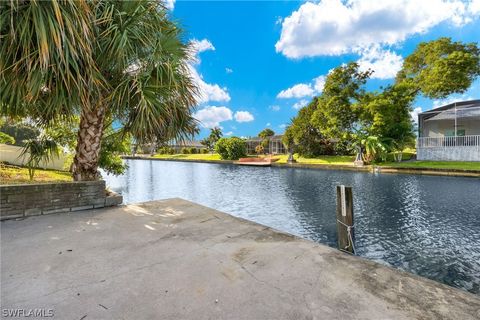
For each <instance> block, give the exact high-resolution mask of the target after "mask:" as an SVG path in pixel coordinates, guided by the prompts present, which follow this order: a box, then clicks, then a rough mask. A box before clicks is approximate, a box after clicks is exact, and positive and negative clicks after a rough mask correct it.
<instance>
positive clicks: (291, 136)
mask: <svg viewBox="0 0 480 320" xmlns="http://www.w3.org/2000/svg"><path fill="white" fill-rule="evenodd" d="M317 104H318V98H313V100H312V101H311V102H310V103H309V104H308V105H307V106H305V107H303V108H302V109H300V111H299V112H298V114H297V116H296V117H294V118H293V119H292V120H291V123H290V125H289V126H288V127H287V129H286V130H285V133H284V135H283V138H282V139H283V140H282V142H283V143H284V144H285V146H286V147H287V148H288V149H290V148H292V147H294V151H295V152H298V153H299V154H300V155H302V156H305V157H316V156H319V155H322V154H325V153H327V154H328V153H331V152H330V147H327V146H328V145H329V142H328V140H326V139H325V137H324V136H323V135H322V133H321V132H320V130H319V129H318V128H317V127H316V126H315V125H313V124H312V121H311V120H312V115H313V113H314V112H315V110H316V109H317Z"/></svg>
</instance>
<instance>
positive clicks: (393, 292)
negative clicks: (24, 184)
mask: <svg viewBox="0 0 480 320" xmlns="http://www.w3.org/2000/svg"><path fill="white" fill-rule="evenodd" d="M1 240H2V246H1V255H2V275H1V276H2V278H1V281H2V286H1V298H2V308H3V309H2V310H4V311H3V312H4V314H14V313H15V312H16V313H17V314H19V312H21V311H22V310H27V311H25V312H28V310H40V311H44V314H47V315H48V314H49V315H50V316H48V317H53V318H54V319H159V318H161V319H211V318H215V319H245V320H250V319H315V318H319V319H338V320H341V319H379V320H380V319H382V320H383V319H405V320H406V319H424V320H430V319H431V320H437V319H452V320H457V319H462V320H470V319H471V320H476V319H478V311H479V310H480V299H478V296H476V295H473V294H470V293H468V292H465V291H463V290H457V289H455V288H452V287H449V286H446V285H442V284H440V283H438V282H435V281H430V280H428V279H425V278H422V277H418V276H415V275H413V274H411V273H407V272H401V271H399V270H395V269H392V268H389V267H386V266H382V265H380V264H378V263H375V262H372V261H368V260H365V259H361V258H358V257H355V256H351V255H348V254H345V253H342V252H339V251H338V250H337V249H333V248H328V247H326V246H324V245H320V244H316V243H314V242H311V241H307V240H303V239H300V238H297V237H294V236H292V235H290V234H285V233H282V232H278V231H275V230H272V229H271V228H268V227H266V226H263V225H259V224H256V223H253V222H249V221H246V220H243V219H238V218H235V217H233V216H231V215H228V214H225V213H222V212H220V211H217V210H213V209H209V208H206V207H203V206H200V205H198V204H195V203H192V202H188V201H185V200H181V199H170V200H163V201H153V202H146V203H141V204H138V205H127V206H121V207H117V208H110V209H96V210H87V211H82V212H76V213H74V214H57V215H55V214H53V215H47V216H38V217H30V218H28V219H25V220H22V221H15V220H9V221H4V222H2V232H1ZM18 310H20V311H18ZM52 315H53V316H52ZM41 318H43V317H41Z"/></svg>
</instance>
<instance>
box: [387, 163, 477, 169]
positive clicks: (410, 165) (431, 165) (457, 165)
mask: <svg viewBox="0 0 480 320" xmlns="http://www.w3.org/2000/svg"><path fill="white" fill-rule="evenodd" d="M380 166H389V167H395V168H431V169H456V170H480V162H462V161H408V162H385V163H382V164H380Z"/></svg>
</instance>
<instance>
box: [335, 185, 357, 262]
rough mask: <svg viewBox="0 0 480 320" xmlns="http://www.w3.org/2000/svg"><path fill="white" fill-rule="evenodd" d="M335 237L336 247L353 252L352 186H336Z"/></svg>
mask: <svg viewBox="0 0 480 320" xmlns="http://www.w3.org/2000/svg"><path fill="white" fill-rule="evenodd" d="M336 216H337V237H338V249H339V250H341V251H345V252H348V253H355V244H354V241H355V236H354V232H353V193H352V187H346V186H344V185H340V186H337V213H336Z"/></svg>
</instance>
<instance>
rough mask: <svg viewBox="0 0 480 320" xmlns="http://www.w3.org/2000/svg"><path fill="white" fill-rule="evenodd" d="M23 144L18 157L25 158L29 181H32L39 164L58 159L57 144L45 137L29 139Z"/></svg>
mask: <svg viewBox="0 0 480 320" xmlns="http://www.w3.org/2000/svg"><path fill="white" fill-rule="evenodd" d="M24 144H25V146H24V148H23V151H22V153H21V154H20V157H25V156H26V157H27V161H26V165H27V168H28V176H29V178H30V180H33V177H34V175H35V170H36V169H37V168H38V167H39V166H40V163H41V162H44V163H47V162H50V161H51V160H53V158H55V157H56V158H58V157H59V151H58V146H57V144H56V143H55V141H53V140H49V139H47V138H46V137H41V138H40V139H29V140H26V141H24Z"/></svg>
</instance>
